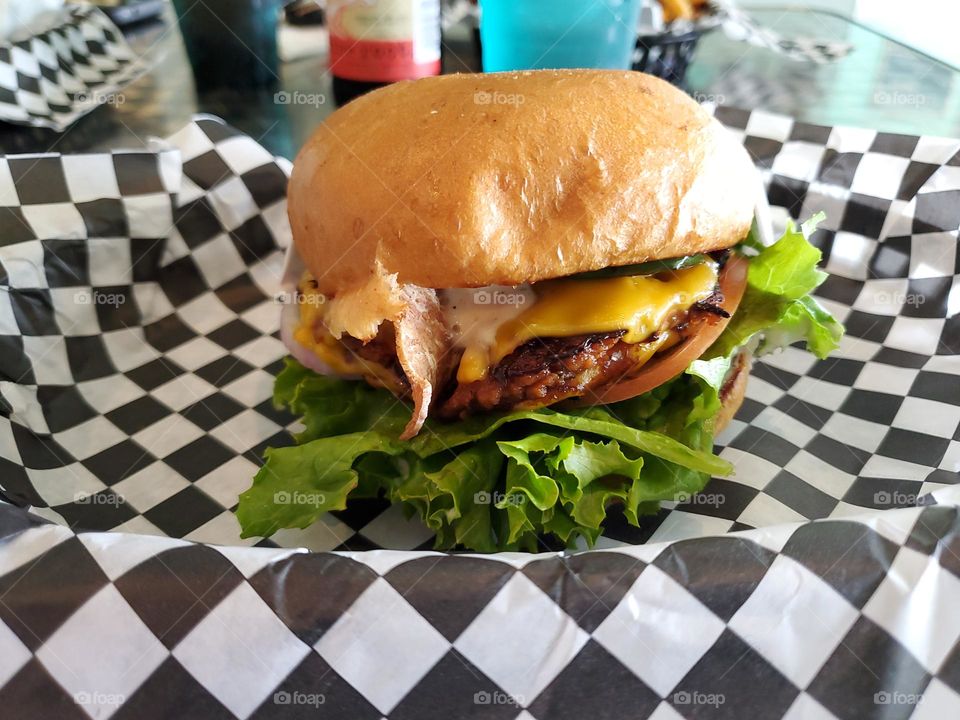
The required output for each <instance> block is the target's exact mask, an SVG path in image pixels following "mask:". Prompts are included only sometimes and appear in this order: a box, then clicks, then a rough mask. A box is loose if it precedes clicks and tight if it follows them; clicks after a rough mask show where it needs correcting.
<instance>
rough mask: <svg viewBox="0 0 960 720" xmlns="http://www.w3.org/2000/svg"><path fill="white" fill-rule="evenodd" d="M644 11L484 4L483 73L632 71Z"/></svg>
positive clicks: (636, 5)
mask: <svg viewBox="0 0 960 720" xmlns="http://www.w3.org/2000/svg"><path fill="white" fill-rule="evenodd" d="M640 5H641V2H640V0H481V2H480V10H481V16H480V39H481V44H482V46H483V69H484V70H485V71H486V72H499V71H503V70H532V69H536V68H578V67H579V68H619V69H621V70H627V69H629V68H630V66H631V64H632V59H633V49H634V46H635V44H636V41H637V19H638V16H639V14H640Z"/></svg>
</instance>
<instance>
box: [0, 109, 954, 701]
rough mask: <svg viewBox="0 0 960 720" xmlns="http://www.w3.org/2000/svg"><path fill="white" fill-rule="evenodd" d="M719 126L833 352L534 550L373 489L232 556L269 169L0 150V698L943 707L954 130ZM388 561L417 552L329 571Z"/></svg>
mask: <svg viewBox="0 0 960 720" xmlns="http://www.w3.org/2000/svg"><path fill="white" fill-rule="evenodd" d="M716 114H717V117H718V118H719V119H720V120H721V121H722V122H724V123H725V124H726V125H727V126H728V127H730V128H731V129H732V130H733V131H734V132H736V133H738V134H739V135H740V136H741V137H742V139H743V142H744V144H745V145H746V147H747V148H748V149H749V150H750V152H751V153H752V154H753V156H754V158H755V160H756V161H757V164H758V165H759V166H760V167H761V168H762V169H763V171H764V176H765V179H766V182H767V187H768V194H769V198H770V200H771V203H772V204H773V205H774V206H775V208H779V209H780V210H781V215H785V214H787V213H789V214H791V215H794V216H808V215H810V214H812V213H813V212H815V211H818V210H825V211H826V212H827V214H828V218H829V219H828V221H827V222H826V223H825V224H824V225H823V226H822V228H821V229H820V230H819V231H818V232H817V234H816V236H815V237H814V242H816V243H817V244H818V245H819V246H820V247H821V248H822V249H823V251H824V255H825V262H826V266H827V268H828V270H829V271H830V273H831V275H830V278H829V279H828V281H827V282H826V283H825V284H824V286H823V287H822V288H821V290H820V291H819V292H820V296H821V300H822V301H823V302H824V304H825V305H827V306H828V307H829V308H830V309H831V310H832V311H833V312H834V313H835V314H836V315H837V316H838V317H839V318H840V319H841V320H843V321H844V322H845V324H846V325H847V328H848V337H847V338H846V339H845V340H844V342H843V345H842V347H841V349H840V351H839V352H838V353H837V354H836V356H835V357H833V358H831V359H828V360H826V361H816V360H815V359H814V358H812V357H811V356H809V355H807V354H806V353H804V352H802V351H800V350H795V349H790V350H787V351H786V352H784V353H782V354H779V355H774V356H771V357H768V358H765V359H764V360H763V361H762V362H760V363H758V364H757V366H756V368H755V370H754V372H753V378H752V380H751V383H750V385H749V386H748V393H747V400H746V401H745V404H744V407H743V409H742V410H741V412H740V413H739V415H738V417H737V419H736V420H735V421H734V422H733V423H732V424H731V426H730V427H729V428H728V429H727V431H726V432H725V433H724V434H723V435H722V436H721V437H720V438H718V450H719V451H720V453H721V455H722V456H723V457H725V458H727V459H729V460H731V461H732V462H733V463H734V464H735V466H736V468H737V474H736V475H735V476H734V477H733V478H730V479H714V480H713V481H711V483H710V484H709V485H708V486H707V488H706V489H705V491H704V493H702V494H701V495H700V496H697V497H696V498H693V499H691V500H689V501H687V502H684V503H681V504H679V505H675V504H671V505H668V506H667V507H665V508H664V509H663V510H662V511H661V512H660V513H659V514H657V515H656V516H651V517H649V518H646V519H645V522H644V524H643V526H642V527H641V528H639V529H637V528H633V527H630V526H628V525H627V524H626V523H625V522H624V521H623V520H622V518H620V517H618V516H616V515H614V516H613V517H612V518H611V520H610V522H609V523H608V524H607V529H606V534H605V537H604V538H603V540H602V542H601V546H602V547H605V548H606V550H604V551H601V552H588V553H579V554H572V555H561V556H556V555H543V556H527V555H509V554H504V555H498V556H489V557H479V556H462V555H461V556H444V555H439V554H435V553H431V552H428V551H425V550H424V548H425V547H427V546H429V541H430V537H429V533H428V532H427V531H426V530H425V529H424V528H422V526H420V525H419V524H417V523H415V522H410V521H407V520H405V519H404V518H403V517H402V515H401V514H399V513H398V512H396V511H395V510H392V509H389V508H386V507H385V504H383V503H379V502H376V501H367V502H361V503H358V504H355V505H352V506H351V508H350V509H349V510H347V511H345V512H342V513H336V514H335V515H331V516H329V517H327V518H326V519H325V520H323V521H321V522H320V523H317V524H316V525H315V526H313V527H312V528H310V529H308V530H305V531H295V532H294V531H285V532H282V533H278V534H277V535H276V536H274V537H273V538H272V539H271V540H263V541H260V542H259V543H258V544H260V545H264V546H269V547H261V548H244V547H241V545H242V541H239V540H238V527H237V524H236V520H235V518H234V516H233V514H232V513H231V511H230V509H231V508H232V507H234V506H235V503H236V497H237V494H238V493H239V492H240V491H242V490H243V489H245V488H246V487H247V486H248V485H249V482H250V478H251V477H252V475H253V473H254V472H255V471H256V468H257V463H258V462H259V461H260V456H261V454H262V450H263V449H264V448H265V447H266V446H268V445H281V444H285V443H289V438H288V435H287V432H286V431H287V429H288V428H290V427H292V425H293V423H294V419H293V418H291V417H289V416H287V415H285V414H283V413H280V412H277V411H276V410H275V409H274V408H273V407H272V406H271V403H270V394H271V386H272V379H273V375H274V374H275V372H276V371H277V370H278V368H279V366H280V362H281V360H282V357H283V356H284V355H285V350H284V348H283V346H282V345H281V343H280V342H279V340H278V339H277V328H278V321H279V305H278V303H277V301H276V300H275V298H274V294H275V293H276V292H277V290H278V287H279V282H280V277H281V272H282V260H283V253H284V248H286V247H287V246H288V245H289V239H290V238H289V227H288V225H287V222H286V209H285V200H284V192H285V185H286V177H287V171H288V170H289V163H287V162H286V161H283V160H277V159H275V158H273V157H272V156H271V155H270V154H269V153H268V152H267V151H266V150H264V149H263V148H262V147H261V146H259V145H258V144H257V143H255V142H254V141H253V140H252V139H250V138H248V137H246V136H244V135H242V134H240V133H238V132H237V131H235V130H233V129H232V128H230V127H229V126H226V125H224V124H223V123H221V122H219V121H217V120H216V119H213V118H198V119H197V120H196V121H195V122H193V123H192V124H191V125H189V126H188V127H186V128H184V130H182V131H181V132H180V133H177V134H176V135H175V136H173V137H172V138H170V139H169V142H168V144H167V146H166V147H165V148H154V149H152V150H150V151H143V152H122V153H121V152H118V153H114V154H97V155H87V156H82V155H81V156H59V155H44V156H29V157H24V156H21V157H7V158H5V159H3V160H2V161H0V238H2V241H3V243H4V245H3V247H0V268H2V270H0V284H2V285H3V288H4V291H5V292H4V293H2V294H0V414H2V416H0V488H2V492H3V494H4V496H5V497H6V498H7V499H8V500H10V501H11V502H12V503H14V504H15V505H20V506H22V507H24V508H27V509H29V513H27V512H26V511H24V510H21V509H16V508H14V507H11V506H6V507H5V508H3V509H2V510H0V535H7V536H9V539H8V540H6V542H5V543H4V545H3V546H0V649H2V652H0V707H4V710H5V712H10V711H12V712H14V713H19V714H20V715H21V716H23V717H43V716H51V715H53V716H58V717H60V716H65V717H71V716H76V717H84V716H94V717H108V716H111V715H113V714H116V715H117V716H118V717H122V716H123V715H124V714H126V715H128V716H130V717H151V716H152V715H158V716H176V717H190V716H193V715H196V716H197V717H210V716H213V717H218V716H222V717H231V716H235V717H250V716H274V715H278V716H284V715H291V716H293V715H296V714H298V713H304V714H306V713H307V712H317V711H319V712H327V713H329V714H331V715H332V716H341V715H342V716H344V717H365V716H370V717H381V716H384V715H389V716H390V717H398V718H400V717H424V716H440V715H443V716H445V717H461V716H465V715H470V714H475V715H477V716H483V717H487V716H489V717H499V716H503V717H510V718H513V717H518V718H530V717H534V718H546V717H551V718H552V717H565V716H567V715H569V716H571V717H584V716H586V715H587V714H588V713H589V714H591V715H598V716H600V717H604V716H610V717H621V716H630V717H647V716H655V717H658V718H659V717H677V716H678V714H679V716H687V717H699V716H706V715H714V714H717V715H720V716H723V715H729V716H731V717H742V716H743V712H744V711H743V707H744V704H745V703H749V704H750V708H751V715H752V716H756V717H777V716H781V715H784V714H787V713H789V714H790V716H792V717H801V716H808V715H809V716H812V717H827V718H829V717H840V718H854V717H920V718H923V717H944V716H949V715H950V713H951V711H952V713H953V714H956V712H957V710H958V709H960V697H958V695H957V693H956V691H957V690H960V651H958V650H957V640H958V637H960V620H958V619H957V618H958V617H960V616H958V615H957V613H956V611H955V608H956V607H957V601H958V600H960V584H958V577H957V575H958V572H957V569H958V566H960V562H958V561H957V557H958V556H960V541H958V537H960V535H958V533H957V529H958V522H960V521H958V518H957V512H958V511H957V505H958V502H960V497H958V493H957V492H956V490H957V488H956V487H955V483H956V481H957V474H956V470H957V469H958V468H960V431H958V425H960V393H958V384H957V374H958V373H960V361H958V358H957V355H956V348H958V346H960V320H958V318H960V315H958V313H957V309H958V305H957V303H958V291H957V289H956V288H957V286H958V281H957V276H958V268H957V248H956V246H957V228H958V226H960V202H958V200H960V171H958V170H957V167H958V165H960V154H958V153H960V141H957V140H946V139H940V138H928V137H920V138H918V137H908V136H900V135H887V134H883V133H877V132H874V131H866V130H859V129H853V128H827V127H817V126H812V125H808V124H803V123H796V122H794V121H792V120H790V119H787V118H783V117H779V116H773V115H769V114H765V113H761V112H753V113H748V112H743V111H738V110H733V109H728V108H720V109H718V110H717V111H716ZM781 219H782V218H781ZM931 491H933V492H932V493H931ZM898 506H903V509H895V508H897V507H898ZM41 518H46V519H49V520H52V521H54V522H53V523H52V524H43V525H41V524H39V523H41V522H42V521H41ZM811 519H814V520H818V522H814V523H812V524H811V523H804V522H803V521H805V520H811ZM64 525H68V526H70V527H71V528H74V530H77V531H81V532H79V534H74V530H68V529H67V528H66V527H64ZM749 528H757V529H756V530H749ZM744 530H746V532H737V533H736V534H727V535H724V533H730V532H732V531H744ZM97 531H114V532H97ZM118 531H119V532H127V533H136V535H120V534H118ZM158 536H159V537H158ZM164 536H165V537H164ZM718 536H719V537H718ZM191 540H192V541H197V542H196V543H191V542H188V541H191ZM245 542H247V544H251V543H253V542H255V540H250V541H245ZM206 543H217V544H220V545H222V547H217V546H214V545H210V544H206ZM642 543H647V544H645V545H644V544H642ZM277 545H281V546H305V547H307V548H310V549H312V550H318V551H325V550H336V551H339V552H334V553H330V552H317V553H309V552H305V551H299V552H294V551H290V550H283V549H281V548H279V547H276V546H277ZM384 546H387V547H391V548H397V549H401V550H407V551H412V552H388V551H374V552H356V551H358V550H369V549H374V548H378V547H384ZM321 706H322V707H321ZM605 714H606V715H605ZM15 716H17V715H14V717H15Z"/></svg>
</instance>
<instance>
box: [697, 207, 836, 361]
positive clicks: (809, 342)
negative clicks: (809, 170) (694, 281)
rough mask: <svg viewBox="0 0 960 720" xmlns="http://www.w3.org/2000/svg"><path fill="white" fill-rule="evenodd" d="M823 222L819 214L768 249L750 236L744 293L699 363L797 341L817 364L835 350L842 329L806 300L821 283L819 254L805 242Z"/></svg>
mask: <svg viewBox="0 0 960 720" xmlns="http://www.w3.org/2000/svg"><path fill="white" fill-rule="evenodd" d="M823 218H824V215H823V213H819V214H818V215H815V216H814V217H812V218H811V219H810V220H808V221H807V222H805V223H803V225H801V226H800V228H799V229H798V228H796V227H794V225H793V224H792V223H790V224H788V226H787V229H786V232H784V234H783V237H781V238H780V239H779V240H778V241H777V242H775V243H774V244H773V245H770V246H769V247H763V246H762V245H761V244H760V243H759V242H758V241H757V239H756V236H755V231H752V232H751V237H750V238H748V240H747V241H745V242H744V246H745V247H748V248H751V249H754V250H757V254H756V256H754V257H752V258H751V259H750V270H749V272H748V274H747V288H746V291H745V292H744V294H743V299H742V300H741V301H740V306H739V307H738V308H737V312H736V313H734V315H733V318H732V319H731V320H730V323H729V324H728V325H727V327H726V329H725V330H724V331H723V334H721V335H720V337H719V338H717V341H716V342H715V343H714V344H713V345H712V346H711V347H710V349H709V350H707V352H706V353H705V354H704V358H705V359H708V360H709V359H711V358H720V357H730V356H731V355H732V354H733V353H734V351H735V350H736V349H737V348H739V347H742V346H745V345H748V344H749V345H754V346H755V347H754V354H755V355H763V354H765V353H768V352H771V351H773V350H776V349H778V348H782V347H786V346H787V345H790V344H792V343H794V342H797V341H799V340H803V341H805V342H806V347H807V349H808V350H809V351H810V352H812V353H813V354H814V355H816V356H817V357H819V358H824V357H826V356H827V355H829V354H830V352H832V351H833V350H835V349H836V348H837V347H838V346H839V344H840V338H841V337H842V336H843V326H842V325H841V324H840V323H839V322H837V321H836V320H835V319H834V317H833V316H832V315H830V313H828V312H827V311H826V310H824V309H823V308H822V307H821V306H820V305H819V304H818V303H817V301H816V300H814V299H813V298H812V297H810V295H809V293H811V292H813V291H814V290H815V289H816V288H817V287H818V286H819V285H820V284H821V283H822V282H823V281H824V280H825V279H826V277H827V274H826V273H825V272H823V271H822V270H820V269H818V268H817V263H819V262H820V258H821V254H820V251H819V250H818V249H817V248H815V247H814V246H813V245H811V244H810V242H809V241H808V240H807V238H806V236H807V235H809V234H810V233H812V232H813V231H814V230H815V229H816V226H817V223H819V222H821V221H822V220H823Z"/></svg>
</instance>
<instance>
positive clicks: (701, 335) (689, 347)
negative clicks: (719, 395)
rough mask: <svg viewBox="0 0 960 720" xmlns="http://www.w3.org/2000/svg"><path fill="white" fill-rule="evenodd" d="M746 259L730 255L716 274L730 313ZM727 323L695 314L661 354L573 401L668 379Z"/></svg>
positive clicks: (602, 398) (645, 388)
mask: <svg viewBox="0 0 960 720" xmlns="http://www.w3.org/2000/svg"><path fill="white" fill-rule="evenodd" d="M749 266H750V261H749V260H747V258H745V257H742V256H733V257H731V258H730V259H729V260H727V262H726V264H725V265H724V266H723V269H722V270H721V271H720V277H719V278H718V279H717V280H718V282H719V284H720V291H721V292H722V293H723V302H722V303H720V307H722V308H723V309H724V310H726V311H727V313H728V314H729V315H730V316H732V315H733V313H734V312H735V311H736V309H737V306H738V305H740V300H741V299H742V298H743V291H744V290H745V289H746V286H747V270H748V269H749ZM729 322H730V318H729V317H726V318H723V317H720V316H718V315H710V314H708V313H697V314H696V315H695V316H694V319H693V320H691V323H690V325H689V326H688V327H687V330H686V339H685V340H684V341H683V342H681V343H680V344H679V345H675V346H674V347H672V348H670V350H668V351H667V352H665V353H662V354H658V355H656V356H655V357H654V359H653V360H651V361H650V362H648V363H647V364H646V365H644V366H643V367H642V368H640V370H639V371H638V372H637V374H636V375H632V376H631V377H630V378H629V379H627V380H622V381H620V382H616V383H614V384H612V385H607V386H604V387H600V388H596V389H595V390H587V391H586V392H585V393H584V394H583V395H582V396H581V397H580V400H579V402H578V403H577V404H580V405H605V404H607V403H613V402H618V401H620V400H627V399H628V398H632V397H636V396H637V395H641V394H643V393H645V392H649V391H650V390H653V389H654V388H655V387H659V386H660V385H663V383H665V382H667V381H668V380H672V379H673V378H675V377H676V376H677V375H679V374H680V373H682V372H683V371H684V370H686V369H687V367H689V365H690V363H692V362H693V361H694V360H696V359H697V358H699V357H700V356H701V355H703V353H705V352H706V351H707V348H709V347H710V346H711V345H712V344H713V342H714V341H715V340H716V339H717V338H718V337H720V333H722V332H723V330H724V328H726V327H727V324H728V323H729Z"/></svg>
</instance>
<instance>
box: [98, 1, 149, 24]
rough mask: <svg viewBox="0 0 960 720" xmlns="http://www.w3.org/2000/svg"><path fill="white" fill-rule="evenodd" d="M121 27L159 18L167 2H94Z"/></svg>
mask: <svg viewBox="0 0 960 720" xmlns="http://www.w3.org/2000/svg"><path fill="white" fill-rule="evenodd" d="M93 4H94V5H96V6H97V7H99V8H100V9H101V10H103V11H104V12H105V13H106V14H107V17H109V18H110V19H111V20H113V22H115V23H116V24H117V25H118V26H119V27H123V28H126V27H130V26H131V25H136V24H137V23H142V22H146V21H148V20H153V19H154V18H157V17H159V16H160V15H161V14H162V13H163V9H164V7H165V6H166V4H167V0H93Z"/></svg>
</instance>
